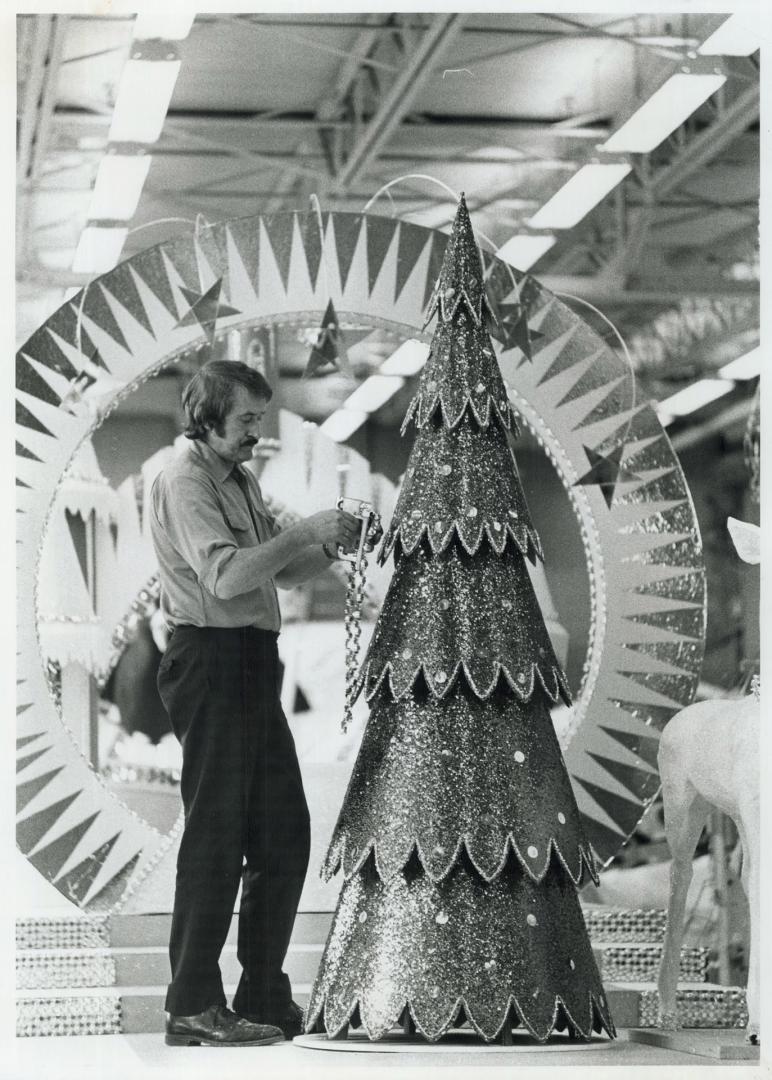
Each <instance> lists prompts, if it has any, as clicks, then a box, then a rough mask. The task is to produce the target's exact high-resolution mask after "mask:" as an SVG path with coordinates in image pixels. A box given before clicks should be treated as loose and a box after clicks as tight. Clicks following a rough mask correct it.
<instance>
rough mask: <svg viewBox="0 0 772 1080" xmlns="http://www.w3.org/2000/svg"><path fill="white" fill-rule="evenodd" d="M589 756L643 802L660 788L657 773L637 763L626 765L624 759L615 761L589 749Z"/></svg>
mask: <svg viewBox="0 0 772 1080" xmlns="http://www.w3.org/2000/svg"><path fill="white" fill-rule="evenodd" d="M589 756H590V757H591V758H592V759H593V761H597V763H598V764H599V765H600V766H601V768H603V769H605V770H606V772H607V773H609V774H610V775H611V776H613V777H614V779H615V780H618V781H619V783H620V784H621V785H622V787H624V788H627V790H628V791H629V792H630V794H631V795H634V796H635V797H636V798H637V799H641V800H642V801H643V802H646V801H647V800H648V799H650V798H651V797H652V796H653V795H654V794H656V792H657V791H658V789H659V776H658V775H657V773H653V772H647V771H646V770H645V769H639V768H638V767H637V766H635V765H626V764H625V763H624V762H623V761H615V760H614V758H609V757H604V756H603V755H602V754H594V753H593V752H592V751H589Z"/></svg>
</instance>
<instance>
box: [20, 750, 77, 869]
mask: <svg viewBox="0 0 772 1080" xmlns="http://www.w3.org/2000/svg"><path fill="white" fill-rule="evenodd" d="M63 768H64V765H60V766H59V768H58V769H51V771H50V772H47V773H43V774H42V776H36V777H35V778H34V779H33V780H25V781H24V783H23V784H17V785H16V813H17V814H20V813H21V812H22V810H24V809H25V808H26V807H27V806H29V804H30V803H31V802H32V800H33V799H34V798H35V796H36V795H38V794H39V793H40V792H41V791H42V790H43V788H44V787H47V786H48V784H50V783H51V781H52V780H53V779H54V777H55V776H58V775H59V773H60V772H61V771H62V769H63ZM73 798H74V796H73ZM70 802H72V799H70V800H69V801H68V803H67V805H68V806H69V804H70ZM41 836H42V833H41ZM38 839H40V837H38ZM29 846H30V847H31V846H32V844H30V845H29ZM19 847H20V848H21V850H22V851H25V850H29V848H26V849H25V848H24V847H22V843H21V840H20V841H19Z"/></svg>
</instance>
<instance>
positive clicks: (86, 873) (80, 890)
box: [54, 832, 121, 904]
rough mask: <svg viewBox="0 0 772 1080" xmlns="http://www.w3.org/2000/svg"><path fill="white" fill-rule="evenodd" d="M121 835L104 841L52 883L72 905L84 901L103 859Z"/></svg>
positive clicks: (103, 861) (117, 834)
mask: <svg viewBox="0 0 772 1080" xmlns="http://www.w3.org/2000/svg"><path fill="white" fill-rule="evenodd" d="M120 835H121V834H120V833H119V832H117V833H116V834H115V836H111V837H110V839H109V840H105V842H104V844H100V846H99V847H98V848H97V849H96V851H92V852H91V854H90V855H88V856H87V857H86V858H85V859H84V860H83V861H82V862H79V863H78V865H77V866H74V867H73V868H72V870H69V871H68V872H67V873H66V874H63V875H62V876H61V877H59V878H57V879H56V880H55V881H54V885H55V886H56V888H57V889H58V890H59V892H60V893H63V894H64V895H65V896H66V897H68V898H69V899H70V900H72V902H73V903H74V904H80V903H82V901H83V900H85V898H86V896H87V895H88V891H89V889H90V888H91V886H92V885H93V883H94V880H95V879H96V876H97V874H98V873H99V871H100V869H101V867H102V866H104V863H105V859H106V858H107V856H108V855H109V854H110V852H111V851H112V849H113V848H114V847H115V842H116V840H117V839H118V837H119V836H120Z"/></svg>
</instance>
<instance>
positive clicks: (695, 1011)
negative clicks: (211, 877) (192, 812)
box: [16, 983, 747, 1036]
mask: <svg viewBox="0 0 772 1080" xmlns="http://www.w3.org/2000/svg"><path fill="white" fill-rule="evenodd" d="M234 990H235V986H233V985H231V986H226V994H227V995H228V997H229V998H230V996H231V995H232V994H233V992H234ZM310 991H311V986H310V984H296V985H295V986H294V987H293V994H294V997H295V1000H296V1001H297V1002H298V1004H299V1005H302V1006H305V1005H306V1004H307V1002H308V996H309V994H310ZM606 998H607V1000H608V1004H609V1008H610V1010H611V1015H612V1016H613V1018H614V1023H615V1024H616V1026H617V1028H619V1029H622V1028H653V1027H656V1022H657V989H656V986H655V985H654V984H653V983H637V984H630V985H624V986H618V985H615V984H606ZM677 1007H678V1016H679V1020H680V1022H681V1024H682V1026H683V1027H684V1028H741V1027H745V1025H746V1023H747V1010H746V1005H745V991H744V990H743V989H742V988H739V987H728V986H717V985H711V984H705V983H696V984H693V985H691V986H689V985H684V986H681V987H679V990H678V1002H677ZM16 1017H17V1021H16V1033H17V1035H19V1036H38V1035H101V1034H117V1033H123V1034H127V1035H129V1034H149V1033H160V1032H162V1031H163V1029H164V1019H165V1014H164V991H163V990H162V989H161V988H160V987H157V986H126V987H120V988H115V987H114V988H110V989H103V990H98V989H96V990H89V989H82V990H80V991H78V990H70V991H67V992H66V993H63V992H62V991H59V990H50V991H42V990H38V991H34V992H33V991H30V992H24V991H20V992H18V993H17V1001H16Z"/></svg>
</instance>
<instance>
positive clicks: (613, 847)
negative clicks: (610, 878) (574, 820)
mask: <svg viewBox="0 0 772 1080" xmlns="http://www.w3.org/2000/svg"><path fill="white" fill-rule="evenodd" d="M582 825H583V827H584V831H585V832H586V833H587V836H588V837H589V839H590V843H591V844H592V849H593V851H594V852H595V854H596V855H597V857H598V860H599V862H600V863H601V865H603V866H606V865H607V864H608V863H609V862H610V861H611V859H613V857H614V856H615V855H616V854H617V852H618V851H619V847H620V844H621V842H622V841H623V840H624V839H625V837H624V836H623V834H622V833H617V832H614V830H613V829H609V828H608V826H606V825H604V824H603V822H602V821H598V820H597V818H594V817H591V816H590V815H589V814H582Z"/></svg>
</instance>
